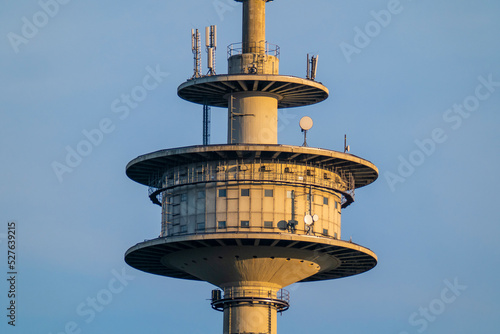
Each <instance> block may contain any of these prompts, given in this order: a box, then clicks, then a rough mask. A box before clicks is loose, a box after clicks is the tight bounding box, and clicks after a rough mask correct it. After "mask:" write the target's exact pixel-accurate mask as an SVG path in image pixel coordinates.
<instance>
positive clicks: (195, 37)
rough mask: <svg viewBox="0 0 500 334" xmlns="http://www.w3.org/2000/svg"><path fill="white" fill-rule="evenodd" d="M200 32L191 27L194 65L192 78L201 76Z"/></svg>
mask: <svg viewBox="0 0 500 334" xmlns="http://www.w3.org/2000/svg"><path fill="white" fill-rule="evenodd" d="M200 44H201V42H200V33H199V31H198V29H191V51H192V52H193V58H194V66H193V71H194V73H193V76H192V78H199V77H201V51H200Z"/></svg>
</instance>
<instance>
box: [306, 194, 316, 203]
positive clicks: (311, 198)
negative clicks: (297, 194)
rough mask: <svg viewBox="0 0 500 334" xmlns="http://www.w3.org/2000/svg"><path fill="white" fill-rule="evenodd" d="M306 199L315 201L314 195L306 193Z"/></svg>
mask: <svg viewBox="0 0 500 334" xmlns="http://www.w3.org/2000/svg"><path fill="white" fill-rule="evenodd" d="M306 201H311V202H314V195H311V194H307V195H306Z"/></svg>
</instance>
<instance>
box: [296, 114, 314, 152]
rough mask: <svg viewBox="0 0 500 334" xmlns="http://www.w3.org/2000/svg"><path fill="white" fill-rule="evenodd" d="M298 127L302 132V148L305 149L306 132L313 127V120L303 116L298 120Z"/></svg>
mask: <svg viewBox="0 0 500 334" xmlns="http://www.w3.org/2000/svg"><path fill="white" fill-rule="evenodd" d="M299 126H300V128H301V129H302V132H304V144H302V146H306V147H307V131H308V130H310V129H311V128H312V126H313V120H312V118H311V117H309V116H304V117H302V118H301V119H300V122H299Z"/></svg>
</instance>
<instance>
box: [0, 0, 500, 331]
mask: <svg viewBox="0 0 500 334" xmlns="http://www.w3.org/2000/svg"><path fill="white" fill-rule="evenodd" d="M46 2H47V3H52V4H54V1H52V2H51V1H46ZM46 2H44V1H42V2H41V3H46ZM60 2H61V3H64V1H62V0H60ZM61 3H59V5H58V8H56V7H55V6H54V5H52V6H51V7H50V6H48V7H47V6H45V8H46V10H47V11H50V12H51V14H52V15H51V16H49V15H46V14H43V12H42V14H40V13H41V11H42V10H43V9H42V6H41V4H40V3H39V2H37V1H33V0H29V1H22V2H4V3H2V5H1V8H2V10H1V11H0V22H2V23H1V24H0V59H1V61H0V73H1V76H0V156H1V157H2V164H1V165H0V208H1V210H0V226H1V227H0V241H1V243H0V249H1V254H2V255H1V257H0V259H1V262H2V264H1V267H2V268H3V269H2V270H3V271H4V272H5V273H6V272H7V268H6V261H7V244H6V239H5V236H6V233H7V232H6V231H7V223H8V222H9V221H15V222H16V223H17V231H18V235H17V238H18V248H17V256H18V271H19V275H18V277H17V278H18V281H17V283H18V286H17V289H18V300H17V303H18V314H17V326H16V327H15V328H12V327H11V326H8V325H7V320H6V317H5V314H6V312H7V311H6V310H5V308H6V307H7V305H8V304H7V303H8V302H9V300H8V298H7V296H6V295H7V290H8V287H7V282H6V280H2V281H1V283H0V296H1V297H0V303H1V307H0V309H2V310H3V311H2V316H1V319H3V320H2V321H1V323H0V331H1V332H2V333H4V332H7V333H41V334H49V333H52V334H59V333H70V332H75V333H76V332H78V331H79V333H93V334H100V333H137V332H141V333H206V334H212V333H221V332H222V316H221V314H220V313H218V312H216V311H213V310H212V309H211V308H210V305H209V302H208V301H207V299H208V298H209V296H210V290H211V289H212V287H211V286H210V285H209V284H207V283H200V282H191V281H182V280H175V279H170V278H163V277H157V276H153V275H149V274H145V273H142V272H139V271H136V270H134V269H132V268H130V267H128V266H127V265H126V264H125V263H124V261H123V254H124V252H125V251H126V250H127V249H128V248H129V247H130V246H132V245H134V244H135V243H137V242H140V241H142V240H144V239H150V238H154V237H156V236H158V234H159V232H160V208H159V207H158V206H155V205H153V204H151V202H150V201H149V199H148V197H147V188H145V187H144V186H141V185H138V184H135V183H134V182H133V181H131V180H129V179H127V177H126V176H125V166H126V164H127V163H128V162H129V161H130V160H132V159H133V158H135V157H136V156H138V155H141V154H144V153H148V152H152V151H155V150H159V149H164V148H171V147H180V146H188V145H195V144H200V143H201V142H202V138H201V134H202V130H201V107H200V106H198V105H192V104H190V103H187V102H185V101H183V100H180V99H179V98H178V97H177V95H176V89H177V86H178V85H179V84H181V83H182V82H184V81H185V80H186V79H187V78H189V77H190V76H191V75H192V54H191V50H190V30H191V29H192V28H199V29H203V28H204V27H205V26H207V25H210V24H216V25H217V26H218V33H219V36H218V37H219V39H218V46H219V48H218V50H217V71H218V73H225V72H226V62H225V59H226V50H225V47H226V46H227V45H228V44H230V43H234V42H240V40H241V37H240V34H241V11H240V7H239V6H240V5H239V4H236V3H235V2H234V3H233V2H231V1H229V0H221V1H212V0H209V1H201V0H190V1H177V2H174V1H151V0H145V1H140V2H138V1H129V0H124V1H120V2H119V3H117V2H111V3H110V2H102V1H94V0H89V1H85V2H84V1H77V0H72V1H66V3H64V4H61ZM217 5H218V6H219V9H218V10H217ZM221 8H222V9H221ZM381 11H382V12H381ZM391 12H392V13H391ZM374 13H375V14H374ZM381 13H391V14H390V18H388V16H387V15H386V16H382V17H381V16H380V15H382V14H381ZM375 17H379V21H380V22H382V23H377V21H376V18H375ZM24 18H25V19H24ZM34 21H36V22H37V24H38V27H36V26H35V29H31V30H30V29H29V27H28V25H29V24H28V23H30V24H33V23H34ZM26 22H28V23H26ZM370 29H371V30H370ZM359 31H361V32H362V34H365V35H366V36H365V38H363V36H362V35H361V34H360V33H359ZM499 31H500V3H499V2H498V1H494V0H480V1H474V2H472V1H464V0H454V1H451V0H434V1H431V0H413V1H411V0H401V1H399V2H398V1H396V0H392V1H389V0H384V1H374V0H372V1H347V0H334V1H332V0H313V1H298V0H288V1H281V0H277V1H273V2H271V3H269V4H268V5H267V39H268V42H270V43H275V44H278V45H279V46H280V47H281V63H280V73H281V74H289V75H295V76H302V77H303V76H305V71H306V68H305V67H306V64H305V59H306V54H307V53H312V54H319V65H318V75H317V80H318V81H321V82H322V83H323V84H325V85H326V86H327V87H328V88H329V89H330V98H329V99H327V100H326V101H325V102H323V103H320V104H318V105H314V106H310V107H304V108H296V109H289V110H283V111H281V112H280V120H279V126H280V131H279V142H280V143H282V144H290V145H301V144H302V137H301V133H300V129H299V127H298V121H299V119H300V117H302V116H304V115H309V116H311V117H312V118H313V120H314V122H315V125H314V127H313V129H312V130H311V131H310V132H309V133H308V144H309V145H310V146H315V147H321V148H327V149H333V150H341V149H342V145H343V137H344V134H345V133H346V134H347V135H348V140H349V144H350V146H351V148H352V151H351V153H353V154H355V155H358V156H361V157H363V158H365V159H367V160H370V161H372V162H373V163H374V164H375V165H377V166H378V168H379V170H380V177H379V179H378V180H377V181H376V182H375V183H374V184H372V185H371V186H369V187H366V188H363V189H360V190H358V191H357V196H356V202H355V203H354V204H353V205H351V206H350V207H349V208H348V209H346V210H345V211H343V217H342V222H343V230H342V232H343V238H344V239H349V237H352V239H353V241H354V242H356V243H359V244H361V245H363V246H366V247H368V248H370V249H372V250H373V251H375V253H376V254H377V255H378V257H379V264H378V266H377V267H375V269H373V270H372V271H370V272H368V273H365V274H363V275H359V276H356V277H352V278H347V279H341V280H334V281H324V282H319V283H307V284H297V285H293V286H291V287H289V290H290V291H291V303H292V305H291V308H290V310H289V311H287V312H285V313H284V314H283V315H282V316H280V317H279V318H278V331H279V332H280V333H350V334H352V333H356V334H361V333H363V334H364V333H384V334H392V333H394V334H414V333H464V334H465V333H467V334H469V333H493V332H497V331H498V327H499V325H500V320H498V312H499V311H500V289H498V284H497V278H498V275H499V273H500V272H499V269H498V267H499V266H498V265H499V264H500V263H499V262H500V261H499V259H500V251H499V249H498V235H500V227H499V224H498V223H499V218H498V214H497V212H496V210H497V209H496V201H497V200H498V193H497V187H498V186H500V180H499V176H498V171H497V166H498V164H499V163H500V155H499V149H498V147H499V144H500V133H499V131H498V125H499V124H500V115H499V111H500V110H499V106H500V66H499V65H500V63H499V60H500V39H499V38H498V32H499ZM347 45H348V46H347ZM354 49H356V51H355V52H354V53H352V52H347V51H346V50H351V51H352V50H354ZM343 50H344V51H343ZM203 68H204V69H205V70H206V66H205V64H204V63H203ZM151 71H153V72H155V71H156V72H157V73H159V72H160V73H161V74H159V75H158V81H157V85H155V88H154V89H152V90H149V91H147V96H143V98H141V101H139V102H138V103H137V105H134V107H130V108H128V109H129V110H128V112H125V109H121V110H122V111H121V112H115V111H117V110H116V107H117V106H122V107H123V106H124V104H123V102H120V99H121V96H122V94H130V93H131V92H132V91H134V89H135V90H136V91H137V89H138V88H137V87H138V86H139V87H140V86H141V85H143V79H144V78H145V76H146V75H148V73H150V72H151ZM166 73H168V74H166ZM117 99H118V101H119V103H121V104H115V109H114V108H113V107H112V105H113V103H116V102H115V101H116V100H117ZM460 108H461V109H460ZM212 114H213V116H212V137H211V142H212V143H224V142H225V138H226V120H225V114H226V111H225V110H222V109H213V110H212ZM97 128H99V129H100V130H101V132H102V133H103V135H102V138H101V137H99V136H97V137H94V139H95V143H96V144H95V145H92V146H90V147H88V146H85V145H84V144H82V142H83V141H85V140H86V137H85V134H84V132H86V133H95V132H92V131H93V130H94V129H97ZM79 145H80V146H79ZM78 148H79V149H80V150H83V151H84V152H86V154H87V155H86V156H84V157H82V158H81V159H80V160H78V159H74V160H71V161H70V162H71V164H72V166H71V167H70V166H69V165H68V164H67V162H66V158H67V155H68V152H69V151H71V150H76V149H78ZM57 163H60V164H61V165H62V164H66V166H67V168H68V169H65V170H64V173H62V174H61V173H59V175H57V173H56V172H55V171H54V165H55V164H56V165H57ZM69 169H70V170H71V171H69ZM5 276H6V275H5ZM93 300H97V303H98V304H97V305H96V306H95V307H94V308H93V307H92V305H93V304H92V303H93ZM99 301H100V302H99Z"/></svg>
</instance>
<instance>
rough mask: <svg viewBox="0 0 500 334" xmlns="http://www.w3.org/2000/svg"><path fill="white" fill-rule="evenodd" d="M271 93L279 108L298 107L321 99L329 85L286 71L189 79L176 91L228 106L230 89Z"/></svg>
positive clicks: (195, 100) (199, 100) (194, 99)
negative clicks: (285, 72) (282, 72)
mask: <svg viewBox="0 0 500 334" xmlns="http://www.w3.org/2000/svg"><path fill="white" fill-rule="evenodd" d="M238 92H263V93H268V94H274V95H276V96H277V99H278V108H291V107H301V106H307V105H310V104H315V103H318V102H321V101H324V100H325V99H326V98H328V95H329V92H328V88H326V87H325V86H323V85H322V84H321V83H319V82H316V81H313V80H308V79H303V78H299V77H294V76H287V75H272V74H223V75H212V76H205V77H201V78H193V79H190V80H188V81H186V82H184V83H183V84H181V85H180V86H179V88H177V95H179V97H181V98H182V99H184V100H187V101H189V102H193V103H198V104H205V105H209V106H212V107H222V108H227V107H228V100H229V97H230V95H231V93H238Z"/></svg>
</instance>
